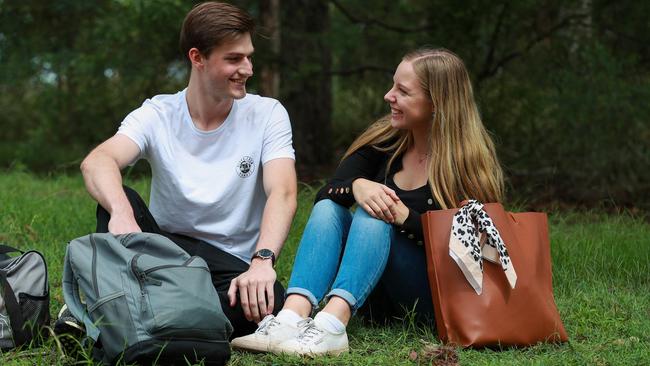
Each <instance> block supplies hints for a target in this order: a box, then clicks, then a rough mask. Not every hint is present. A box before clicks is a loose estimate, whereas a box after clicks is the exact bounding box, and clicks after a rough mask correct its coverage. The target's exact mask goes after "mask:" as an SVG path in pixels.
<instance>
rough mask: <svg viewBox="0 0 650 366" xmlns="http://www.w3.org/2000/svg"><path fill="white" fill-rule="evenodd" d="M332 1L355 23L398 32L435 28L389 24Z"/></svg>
mask: <svg viewBox="0 0 650 366" xmlns="http://www.w3.org/2000/svg"><path fill="white" fill-rule="evenodd" d="M330 2H331V3H332V4H333V5H334V7H336V8H337V9H338V10H339V11H340V12H341V13H342V14H343V15H344V16H345V17H346V18H348V20H349V21H350V22H351V23H353V24H363V25H365V26H373V25H374V26H377V27H380V28H383V29H386V30H389V31H393V32H397V33H418V32H425V31H430V30H433V29H434V28H433V27H432V26H429V25H427V26H424V27H416V28H405V27H398V26H395V25H391V24H387V23H384V22H382V21H381V20H378V19H374V18H369V17H359V16H356V15H355V14H353V13H352V12H351V11H349V10H348V9H346V8H345V7H343V5H341V3H340V2H339V1H338V0H330Z"/></svg>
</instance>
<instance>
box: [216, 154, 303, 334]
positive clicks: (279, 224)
mask: <svg viewBox="0 0 650 366" xmlns="http://www.w3.org/2000/svg"><path fill="white" fill-rule="evenodd" d="M263 169H264V170H263V180H264V191H265V192H266V195H267V199H266V205H265V206H264V214H263V216H262V227H261V228H260V238H259V241H258V242H257V247H256V248H255V250H259V249H271V250H272V251H273V253H275V255H276V257H278V256H279V255H280V250H281V249H282V246H283V245H284V241H285V240H286V238H287V235H288V234H289V228H290V227H291V220H292V219H293V215H294V214H295V213H296V206H297V201H296V196H297V190H298V188H297V183H296V170H295V164H294V161H293V159H288V158H280V159H274V160H271V161H269V162H267V163H266V164H264V168H263ZM276 277H277V276H276V274H275V270H274V269H273V265H272V263H271V261H270V260H263V259H260V258H254V259H253V260H252V261H251V266H250V268H249V269H248V271H246V272H244V273H242V274H241V275H239V276H238V277H237V278H235V279H233V280H232V281H231V282H230V288H229V289H228V297H229V299H230V306H235V304H236V301H237V297H236V295H237V292H239V299H240V301H241V306H242V309H243V310H244V315H245V316H246V319H248V320H254V321H256V322H259V321H260V320H261V319H262V318H264V317H265V316H266V315H268V314H271V313H272V312H273V304H274V293H273V286H274V284H275V280H276ZM267 300H268V302H267Z"/></svg>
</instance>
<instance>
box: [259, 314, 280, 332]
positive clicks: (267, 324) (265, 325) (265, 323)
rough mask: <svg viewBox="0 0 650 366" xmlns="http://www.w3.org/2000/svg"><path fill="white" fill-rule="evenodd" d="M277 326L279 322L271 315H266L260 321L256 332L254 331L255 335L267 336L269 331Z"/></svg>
mask: <svg viewBox="0 0 650 366" xmlns="http://www.w3.org/2000/svg"><path fill="white" fill-rule="evenodd" d="M278 325H280V322H279V321H277V320H276V319H275V317H274V316H273V315H267V316H265V317H264V319H262V321H261V322H260V324H259V325H258V326H257V330H256V331H255V333H260V334H264V335H268V334H269V330H271V328H273V327H276V326H278Z"/></svg>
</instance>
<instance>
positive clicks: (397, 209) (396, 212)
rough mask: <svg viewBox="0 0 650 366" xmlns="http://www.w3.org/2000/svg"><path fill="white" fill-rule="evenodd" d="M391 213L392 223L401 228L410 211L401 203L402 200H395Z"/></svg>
mask: <svg viewBox="0 0 650 366" xmlns="http://www.w3.org/2000/svg"><path fill="white" fill-rule="evenodd" d="M392 213H393V217H394V218H395V221H394V222H393V223H394V224H395V225H400V226H401V225H404V221H406V219H407V218H408V217H409V213H410V211H409V208H408V207H406V205H405V204H404V202H402V200H397V201H396V202H395V204H394V205H393V208H392Z"/></svg>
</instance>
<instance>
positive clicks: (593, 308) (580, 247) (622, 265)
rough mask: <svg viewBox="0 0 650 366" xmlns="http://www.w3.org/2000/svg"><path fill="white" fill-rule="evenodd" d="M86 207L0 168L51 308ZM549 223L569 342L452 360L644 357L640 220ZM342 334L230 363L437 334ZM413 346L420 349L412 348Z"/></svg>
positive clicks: (18, 236)
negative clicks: (299, 349) (322, 346)
mask: <svg viewBox="0 0 650 366" xmlns="http://www.w3.org/2000/svg"><path fill="white" fill-rule="evenodd" d="M127 183H128V184H129V185H131V186H132V187H134V188H136V189H137V190H138V191H139V192H141V193H143V195H146V194H147V193H148V189H149V187H148V182H146V181H144V180H137V181H128V182H127ZM313 195H314V191H313V190H312V189H310V188H309V187H303V189H302V190H301V193H300V201H299V209H298V213H297V215H296V219H295V221H294V226H293V228H292V230H291V234H290V236H289V239H288V242H287V244H286V246H285V250H284V251H283V253H282V256H281V257H280V259H279V262H278V266H277V268H278V274H279V278H280V279H281V281H282V282H283V283H285V284H286V282H287V280H288V277H289V274H290V268H291V265H292V262H293V253H295V250H296V246H297V244H298V241H299V239H300V233H301V232H302V229H303V226H304V224H305V221H306V220H307V217H308V214H309V210H310V208H311V203H312V199H313ZM94 213H95V203H94V202H93V201H92V200H91V199H90V197H89V196H88V195H87V194H86V192H85V190H84V187H83V182H82V180H81V177H80V176H77V175H75V176H70V177H68V176H57V177H53V178H35V177H34V176H32V175H29V174H26V173H20V172H5V173H3V174H2V175H1V176H0V242H5V243H7V244H10V245H13V246H17V247H19V248H23V249H28V248H33V249H37V250H40V251H41V252H43V253H44V254H45V257H46V259H47V261H48V265H49V271H50V285H51V293H52V296H51V297H52V299H51V313H52V315H54V314H56V311H57V310H58V309H59V307H60V306H61V304H62V303H63V298H62V295H61V269H62V262H63V257H64V253H65V246H66V243H67V242H68V241H69V240H71V239H73V238H75V237H78V236H81V235H85V234H87V233H89V232H91V231H92V230H93V229H94V225H95V224H94V221H95V216H94ZM550 224H551V250H552V256H553V275H554V276H553V277H554V284H555V296H556V297H555V298H556V302H557V304H558V307H559V310H560V313H561V315H562V319H563V321H564V324H565V326H566V329H567V331H568V333H569V337H570V342H569V343H568V344H565V345H560V346H556V345H540V346H536V347H531V348H527V349H522V350H505V351H493V350H480V351H477V350H458V351H457V356H458V358H459V362H460V364H463V365H466V364H467V365H484V364H494V365H508V364H512V365H518V364H534V365H566V364H570V365H572V364H575V365H641V364H645V365H650V225H649V224H648V220H647V219H643V218H638V217H636V218H635V217H632V216H631V215H626V214H623V215H618V216H611V215H605V214H602V213H598V212H586V213H585V212H581V213H577V212H561V213H552V214H551V215H550ZM348 334H349V336H350V347H351V352H350V353H349V354H347V355H344V356H342V357H339V358H320V359H315V360H310V359H308V358H298V357H289V356H282V357H278V356H272V355H252V354H243V353H238V352H234V353H233V356H232V360H231V365H253V364H258V363H263V364H305V363H308V364H319V365H321V364H341V365H345V364H355V365H398V364H404V365H413V364H430V363H431V361H432V359H431V358H430V355H431V354H432V353H434V352H432V350H435V345H436V344H437V341H436V338H435V333H434V332H432V330H431V329H421V328H418V327H415V326H413V324H412V322H410V321H409V319H405V320H404V321H401V322H397V323H396V324H395V325H393V326H391V327H380V328H369V327H366V326H363V325H362V324H361V323H360V322H358V321H353V322H352V324H351V326H350V327H349V330H348ZM413 351H416V352H418V355H417V358H415V357H414V356H416V354H415V353H413ZM449 352H451V353H455V351H454V350H451V351H449ZM412 358H415V361H414V360H412ZM65 361H66V360H65V359H64V358H62V357H61V355H60V353H59V352H58V351H57V348H56V346H55V343H54V341H52V340H50V341H48V343H47V344H46V345H45V346H44V347H40V348H34V349H28V350H24V351H22V352H20V353H17V352H9V353H6V354H4V355H0V364H1V365H33V364H39V365H51V364H65ZM440 364H443V363H440Z"/></svg>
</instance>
